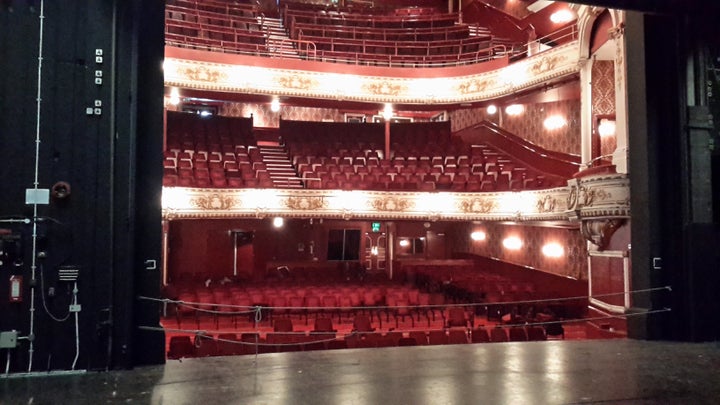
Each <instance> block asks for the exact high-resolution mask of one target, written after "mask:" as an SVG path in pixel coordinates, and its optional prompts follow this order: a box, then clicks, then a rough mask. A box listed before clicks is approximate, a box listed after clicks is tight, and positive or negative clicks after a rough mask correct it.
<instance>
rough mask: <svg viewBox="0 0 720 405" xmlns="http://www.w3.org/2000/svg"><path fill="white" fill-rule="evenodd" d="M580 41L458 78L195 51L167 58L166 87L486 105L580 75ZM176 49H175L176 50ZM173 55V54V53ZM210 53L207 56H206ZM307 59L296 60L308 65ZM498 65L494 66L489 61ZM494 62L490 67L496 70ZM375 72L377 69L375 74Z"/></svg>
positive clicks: (448, 72)
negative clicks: (289, 64) (285, 65)
mask: <svg viewBox="0 0 720 405" xmlns="http://www.w3.org/2000/svg"><path fill="white" fill-rule="evenodd" d="M578 47H579V43H578V41H574V42H572V43H569V44H566V45H561V46H558V47H555V48H552V49H549V50H546V51H543V52H541V53H539V54H536V55H533V56H529V57H527V58H525V59H523V60H520V61H518V62H514V63H512V64H510V65H509V66H507V67H504V68H498V69H495V70H489V71H488V70H485V69H482V67H481V66H480V65H479V66H478V71H482V72H481V73H477V74H466V75H458V74H457V72H458V70H453V69H444V68H437V69H439V70H432V71H433V74H434V75H433V76H432V77H414V76H412V77H400V76H397V77H395V76H387V75H383V76H371V75H364V74H345V73H332V72H327V71H315V70H310V69H311V68H312V69H314V68H316V66H317V63H318V62H313V63H312V64H308V65H307V66H308V69H306V70H303V69H281V68H277V67H275V66H274V65H273V61H274V60H273V59H272V58H260V57H255V58H254V59H252V63H250V61H249V60H248V59H247V58H242V57H240V56H237V59H236V63H233V61H234V60H235V59H233V57H234V56H232V55H225V59H226V60H228V63H218V62H216V61H213V62H210V61H207V62H206V61H204V60H203V59H202V58H203V57H207V58H208V60H217V59H211V55H212V53H210V52H208V53H203V52H196V53H195V54H193V55H195V56H193V58H194V59H192V60H190V59H181V58H176V57H172V56H168V57H166V59H165V63H164V73H165V84H166V85H167V86H177V87H182V88H190V89H208V90H214V91H222V92H244V93H252V94H271V95H275V96H280V97H282V96H300V97H309V98H321V99H333V100H337V99H342V100H346V101H366V102H384V103H408V104H426V103H427V102H428V100H432V102H433V103H435V104H454V103H462V102H468V101H482V100H488V99H494V98H497V97H503V96H508V95H511V94H513V93H514V92H515V91H517V89H521V88H527V87H531V86H535V85H538V84H541V83H544V82H546V81H547V80H551V79H555V78H559V77H563V76H567V75H571V74H575V73H577V72H578V64H577V62H578V55H579V51H578V49H579V48H578ZM171 49H172V48H171ZM171 55H172V53H171ZM206 55H208V56H206ZM303 63H304V62H303V61H297V63H296V64H297V65H298V66H303ZM488 63H493V62H488ZM497 65H498V64H497V63H494V64H492V65H490V66H497ZM373 72H374V71H373Z"/></svg>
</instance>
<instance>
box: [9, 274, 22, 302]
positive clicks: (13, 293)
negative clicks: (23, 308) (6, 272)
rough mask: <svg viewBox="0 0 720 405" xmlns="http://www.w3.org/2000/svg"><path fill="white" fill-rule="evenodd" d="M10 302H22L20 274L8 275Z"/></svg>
mask: <svg viewBox="0 0 720 405" xmlns="http://www.w3.org/2000/svg"><path fill="white" fill-rule="evenodd" d="M10 302H22V276H10Z"/></svg>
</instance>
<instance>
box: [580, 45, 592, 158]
mask: <svg viewBox="0 0 720 405" xmlns="http://www.w3.org/2000/svg"><path fill="white" fill-rule="evenodd" d="M578 65H579V67H580V160H581V162H582V166H581V169H580V170H582V169H586V168H588V167H590V166H591V165H592V164H591V161H592V159H593V157H594V156H593V155H592V128H593V111H592V108H593V103H592V66H593V62H592V60H591V59H588V58H582V59H580V60H579V61H578Z"/></svg>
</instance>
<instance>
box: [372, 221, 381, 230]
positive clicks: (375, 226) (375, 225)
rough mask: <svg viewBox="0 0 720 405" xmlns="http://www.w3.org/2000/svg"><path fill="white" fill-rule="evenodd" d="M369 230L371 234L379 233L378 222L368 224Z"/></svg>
mask: <svg viewBox="0 0 720 405" xmlns="http://www.w3.org/2000/svg"><path fill="white" fill-rule="evenodd" d="M370 229H372V231H373V232H380V222H373V223H372V224H370Z"/></svg>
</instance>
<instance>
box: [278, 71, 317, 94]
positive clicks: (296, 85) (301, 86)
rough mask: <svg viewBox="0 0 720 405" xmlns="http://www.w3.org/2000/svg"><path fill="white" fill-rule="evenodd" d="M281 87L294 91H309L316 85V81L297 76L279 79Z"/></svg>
mask: <svg viewBox="0 0 720 405" xmlns="http://www.w3.org/2000/svg"><path fill="white" fill-rule="evenodd" d="M278 83H280V86H282V87H285V88H288V89H294V90H309V89H310V88H311V87H313V86H314V85H315V83H314V80H313V79H312V78H310V77H307V76H301V75H297V74H293V75H288V76H280V77H278Z"/></svg>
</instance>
